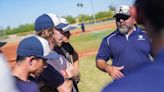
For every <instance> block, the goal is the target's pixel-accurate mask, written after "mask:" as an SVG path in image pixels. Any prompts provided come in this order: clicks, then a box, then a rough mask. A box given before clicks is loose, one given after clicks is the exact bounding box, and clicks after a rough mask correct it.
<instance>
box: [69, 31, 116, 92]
mask: <svg viewBox="0 0 164 92" xmlns="http://www.w3.org/2000/svg"><path fill="white" fill-rule="evenodd" d="M113 30H114V29H109V30H102V31H95V32H89V33H81V34H79V35H75V36H72V37H71V39H70V42H71V44H72V45H73V46H74V47H75V49H76V50H77V51H78V52H80V51H87V50H90V49H98V47H99V45H100V43H101V41H102V39H103V38H104V37H105V36H107V35H109V33H111V32H112V31H113ZM80 73H81V81H80V83H79V84H78V87H79V90H80V92H100V90H101V89H102V88H103V87H104V86H105V85H106V84H107V83H109V82H111V81H112V79H111V77H110V76H109V75H108V74H106V73H104V72H102V71H100V70H98V69H97V68H96V64H95V55H92V56H86V57H82V58H80Z"/></svg>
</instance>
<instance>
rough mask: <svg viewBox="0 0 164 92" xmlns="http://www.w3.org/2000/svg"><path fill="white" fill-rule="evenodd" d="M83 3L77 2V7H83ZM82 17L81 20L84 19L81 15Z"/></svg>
mask: <svg viewBox="0 0 164 92" xmlns="http://www.w3.org/2000/svg"><path fill="white" fill-rule="evenodd" d="M83 6H84V5H83V3H77V7H79V8H83ZM81 17H82V22H83V21H84V18H83V16H81Z"/></svg>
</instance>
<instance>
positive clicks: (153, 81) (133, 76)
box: [102, 49, 164, 92]
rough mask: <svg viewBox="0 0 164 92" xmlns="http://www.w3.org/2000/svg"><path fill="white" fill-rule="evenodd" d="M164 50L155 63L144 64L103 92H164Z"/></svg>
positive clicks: (108, 86)
mask: <svg viewBox="0 0 164 92" xmlns="http://www.w3.org/2000/svg"><path fill="white" fill-rule="evenodd" d="M163 86H164V49H163V50H161V51H160V52H159V54H158V55H157V57H156V58H155V62H153V63H149V64H143V65H142V66H140V67H139V68H136V69H135V70H134V71H131V73H130V74H128V75H127V76H126V77H124V78H122V79H120V80H116V81H115V82H113V83H112V84H109V85H107V86H106V87H105V88H104V89H103V91H102V92H164V87H163Z"/></svg>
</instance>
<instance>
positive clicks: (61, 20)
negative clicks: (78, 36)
mask: <svg viewBox="0 0 164 92" xmlns="http://www.w3.org/2000/svg"><path fill="white" fill-rule="evenodd" d="M59 19H60V22H61V23H62V24H65V27H63V28H62V30H63V31H64V32H67V31H70V30H73V29H75V28H76V27H75V26H71V25H70V24H69V23H68V21H67V19H65V18H59Z"/></svg>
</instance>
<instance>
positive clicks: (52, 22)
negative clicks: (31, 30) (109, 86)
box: [35, 13, 67, 32]
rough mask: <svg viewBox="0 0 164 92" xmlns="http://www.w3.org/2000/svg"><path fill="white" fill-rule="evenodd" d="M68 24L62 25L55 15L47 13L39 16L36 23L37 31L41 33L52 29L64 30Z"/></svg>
mask: <svg viewBox="0 0 164 92" xmlns="http://www.w3.org/2000/svg"><path fill="white" fill-rule="evenodd" d="M66 26H67V25H66V24H63V23H61V21H60V19H59V17H58V16H57V15H55V14H53V13H47V14H43V15H41V16H39V17H38V18H37V19H36V21H35V31H36V32H39V31H42V30H45V29H48V28H51V27H54V28H55V29H59V30H60V29H62V28H64V27H66Z"/></svg>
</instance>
